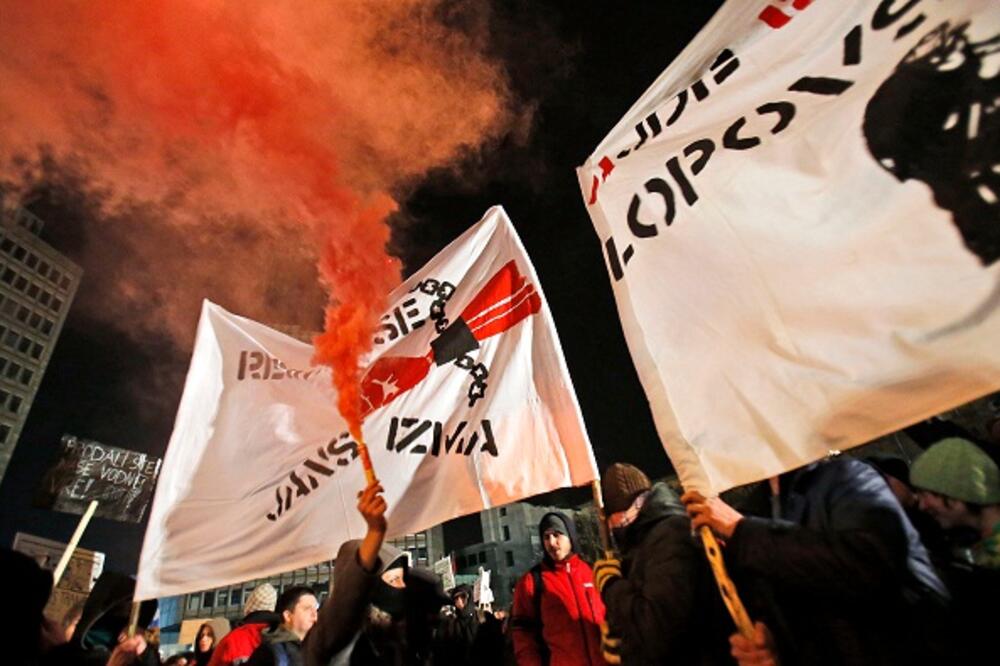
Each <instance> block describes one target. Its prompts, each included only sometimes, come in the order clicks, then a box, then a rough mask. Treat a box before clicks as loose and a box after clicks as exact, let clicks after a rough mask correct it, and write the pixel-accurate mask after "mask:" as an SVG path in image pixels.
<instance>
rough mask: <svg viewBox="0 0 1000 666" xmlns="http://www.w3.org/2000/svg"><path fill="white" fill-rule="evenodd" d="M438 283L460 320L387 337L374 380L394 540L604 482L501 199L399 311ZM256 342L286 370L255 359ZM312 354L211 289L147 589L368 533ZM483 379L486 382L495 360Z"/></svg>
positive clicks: (261, 566)
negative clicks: (255, 364)
mask: <svg viewBox="0 0 1000 666" xmlns="http://www.w3.org/2000/svg"><path fill="white" fill-rule="evenodd" d="M429 283H435V284H444V283H447V284H448V285H449V291H448V297H447V303H446V304H445V307H444V310H443V316H445V317H447V318H448V319H449V320H450V321H445V320H443V319H438V320H435V321H434V324H433V325H432V324H431V320H430V319H427V320H425V321H423V324H421V325H415V326H412V327H409V326H408V327H406V329H405V332H403V329H402V328H400V329H399V331H397V332H398V333H399V334H398V335H395V336H393V337H392V340H391V341H390V342H385V341H384V340H383V341H382V342H380V343H378V345H377V350H376V352H375V353H374V354H373V356H372V358H370V359H368V363H369V364H370V370H369V372H368V373H367V375H366V377H365V381H364V392H365V395H366V396H367V397H368V400H369V401H370V402H371V405H372V407H371V408H370V409H369V413H368V415H367V418H366V419H365V422H364V424H363V426H362V429H363V434H364V437H365V441H366V442H367V444H368V449H369V452H370V453H371V457H372V462H373V464H374V467H375V471H376V473H377V475H378V478H379V480H380V481H381V483H382V485H383V487H384V488H385V497H386V501H387V502H388V504H389V514H388V516H387V518H388V522H389V536H390V537H393V536H398V535H403V534H411V533H413V532H417V531H420V530H423V529H426V528H428V527H431V526H432V525H437V524H439V523H442V522H444V521H445V520H448V519H451V518H454V517H456V516H461V515H464V514H467V513H472V512H475V511H480V510H482V509H484V508H487V507H491V506H497V505H501V504H505V503H507V502H513V501H517V500H519V499H522V498H524V497H529V496H531V495H536V494H538V493H542V492H546V491H549V490H553V489H555V488H561V487H566V486H579V485H583V484H586V483H588V482H589V481H591V480H593V479H595V478H597V469H596V465H595V462H594V456H593V452H592V451H591V448H590V441H589V439H588V437H587V432H586V429H585V427H584V424H583V419H582V417H581V414H580V408H579V406H578V405H577V401H576V395H575V393H574V391H573V385H572V382H571V381H570V377H569V373H568V371H567V370H566V364H565V361H564V360H563V356H562V351H561V349H560V346H559V339H558V336H557V335H556V330H555V325H554V324H553V321H552V315H551V313H550V312H549V310H548V308H547V307H546V305H545V298H544V295H543V294H542V290H541V287H540V285H539V283H538V277H537V276H536V275H535V271H534V268H532V266H531V262H530V261H529V260H528V256H527V254H526V253H525V251H524V248H523V247H522V246H521V242H520V240H519V239H518V238H517V234H516V233H515V232H514V228H513V225H511V223H510V220H509V219H508V218H507V215H506V213H504V211H503V209H502V208H499V207H496V208H492V209H490V210H489V211H488V212H487V213H486V215H485V216H484V217H483V219H482V220H481V221H480V222H479V223H478V224H476V225H474V226H473V227H472V228H470V229H469V230H468V231H467V232H465V233H464V234H463V235H462V236H461V237H460V238H458V239H457V240H455V241H454V242H453V243H451V244H450V245H449V246H448V247H447V248H445V249H444V250H442V251H441V252H440V253H439V254H438V255H437V256H435V257H434V258H433V259H432V260H431V261H430V262H429V263H428V264H427V265H426V266H425V267H424V268H423V269H421V270H420V271H419V272H417V273H416V274H415V275H413V276H412V277H411V278H410V279H409V280H407V281H406V282H404V283H403V284H402V285H400V286H399V288H398V289H397V290H396V291H394V292H393V293H392V294H390V295H389V299H388V302H389V303H390V304H392V306H393V308H392V311H391V312H392V313H395V312H398V311H399V310H400V307H399V306H400V304H407V305H406V307H405V308H403V309H404V310H405V311H406V315H407V316H411V315H412V316H413V317H414V319H413V320H412V323H416V321H417V318H419V317H421V316H426V315H427V314H428V313H429V312H431V311H432V308H431V305H432V302H433V300H434V299H435V297H434V296H431V295H429V294H428V293H426V292H422V291H420V289H419V288H420V285H421V284H424V285H426V284H429ZM456 313H458V316H457V317H456V316H455V314H456ZM436 314H437V315H442V313H441V312H440V311H438V312H436ZM395 316H396V315H395V314H390V317H395ZM439 328H440V329H441V330H438V329H439ZM385 337H386V338H388V337H389V336H385ZM428 349H430V350H431V351H430V352H428ZM248 355H254V356H257V357H261V358H268V359H274V360H275V361H276V362H280V364H281V367H282V369H283V371H282V372H281V373H259V372H258V373H252V372H249V373H248V372H245V371H244V372H240V359H241V358H244V359H245V358H246V357H247V356H248ZM312 355H313V349H312V347H311V346H310V345H307V344H304V343H302V342H300V341H298V340H294V339H292V338H290V337H288V336H286V335H284V334H282V333H278V332H277V331H274V330H272V329H270V328H268V327H266V326H263V325H261V324H258V323H256V322H253V321H250V320H248V319H244V318H242V317H238V316H236V315H232V314H230V313H228V312H226V311H225V310H223V309H222V308H220V307H218V306H217V305H214V304H211V303H207V302H206V304H205V307H204V309H203V311H202V316H201V321H200V323H199V326H198V335H197V339H196V342H195V349H194V354H193V356H192V359H191V368H190V370H189V372H188V379H187V383H186V385H185V387H184V396H183V398H182V399H181V404H180V408H179V410H178V413H177V422H176V424H175V426H174V432H173V435H172V436H171V439H170V445H169V447H168V449H167V453H166V456H165V458H164V462H163V469H162V472H161V474H160V482H159V484H158V486H157V489H156V496H155V498H154V500H153V506H152V510H151V512H150V519H149V526H148V527H147V530H146V539H145V542H144V544H143V550H142V556H141V558H140V562H139V574H138V582H137V587H136V595H137V598H138V599H148V598H154V597H160V596H166V595H174V594H183V593H185V592H190V591H193V590H200V589H206V588H214V587H222V586H225V585H229V584H231V583H235V582H238V581H243V580H253V579H255V578H263V577H266V576H268V575H270V574H273V573H277V572H280V571H288V570H290V569H295V568H298V567H301V566H307V565H310V564H314V563H316V562H319V561H321V560H326V559H329V557H330V555H331V553H336V552H337V548H338V547H339V546H340V544H341V543H342V542H343V541H345V540H347V539H351V538H359V537H361V536H362V535H363V534H364V532H365V526H364V523H363V521H362V519H361V517H360V516H359V515H358V513H357V510H356V509H355V507H354V503H355V496H356V493H357V491H358V490H360V489H361V488H363V487H364V485H365V479H364V473H363V471H362V469H361V465H360V464H358V461H357V460H356V459H354V460H353V461H352V456H351V453H350V452H351V450H352V442H351V440H350V436H349V435H348V434H346V432H345V431H346V430H347V428H346V424H345V423H344V420H343V419H342V418H341V417H340V414H339V413H338V412H337V409H336V407H335V405H336V404H337V401H336V395H334V392H333V389H332V388H331V385H330V378H329V375H328V372H329V370H328V369H327V368H323V369H322V370H320V371H317V372H312V373H309V372H304V371H305V370H308V369H310V366H311V359H312ZM434 365H436V367H432V366H434ZM480 366H481V367H480ZM484 368H488V377H486V378H485V382H486V383H488V386H486V387H485V389H483V390H480V391H479V392H477V393H475V394H474V395H475V399H474V400H470V386H469V383H470V376H471V375H473V374H474V373H476V372H477V371H482V372H485V370H483V369H484ZM472 379H473V380H474V381H475V382H477V383H476V384H475V385H476V386H480V387H482V386H483V385H484V384H483V382H484V376H483V375H482V374H475V376H474V377H472ZM470 402H471V403H473V404H472V405H471V406H470ZM279 501H280V506H279V504H278V502H279Z"/></svg>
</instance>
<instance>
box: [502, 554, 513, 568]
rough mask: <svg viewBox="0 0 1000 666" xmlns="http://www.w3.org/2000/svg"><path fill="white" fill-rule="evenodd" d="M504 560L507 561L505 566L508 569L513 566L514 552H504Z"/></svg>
mask: <svg viewBox="0 0 1000 666" xmlns="http://www.w3.org/2000/svg"><path fill="white" fill-rule="evenodd" d="M504 558H505V559H506V561H507V566H509V567H512V566H514V551H512V550H507V551H504Z"/></svg>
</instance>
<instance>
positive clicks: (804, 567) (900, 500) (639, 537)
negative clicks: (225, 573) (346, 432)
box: [0, 424, 1000, 666]
mask: <svg viewBox="0 0 1000 666" xmlns="http://www.w3.org/2000/svg"><path fill="white" fill-rule="evenodd" d="M925 426H926V424H925ZM916 428H917V430H915V431H914V433H913V434H914V438H915V439H917V441H918V442H920V443H921V444H922V445H923V446H924V447H925V448H924V450H923V451H922V453H920V454H919V455H918V456H917V457H916V458H915V459H914V460H913V462H912V465H911V464H909V462H908V461H907V460H905V459H904V458H903V457H893V456H884V455H883V456H873V457H869V458H866V459H861V458H856V457H853V456H849V455H833V456H831V457H830V458H828V459H826V460H823V461H820V462H817V463H813V464H811V465H807V466H805V467H803V468H800V469H797V470H794V471H792V472H789V473H786V474H783V475H782V476H780V477H777V478H774V479H771V480H769V481H768V482H763V483H760V484H756V485H754V486H752V487H748V488H744V489H741V490H738V491H735V492H733V493H728V494H724V496H723V497H711V498H706V497H702V496H701V495H700V494H698V493H697V492H693V491H692V492H687V493H683V494H678V492H676V490H675V489H674V488H673V487H671V486H670V485H669V484H668V483H666V482H656V483H654V482H653V481H651V480H650V479H649V478H648V477H647V476H646V474H645V473H643V471H642V470H640V469H638V468H636V467H634V466H632V465H629V464H625V463H616V464H614V465H612V466H611V467H610V468H608V469H607V470H606V471H605V473H604V475H603V478H602V490H603V496H604V499H605V515H606V527H607V530H608V534H610V536H611V541H612V543H613V545H614V552H615V555H614V556H610V554H607V555H606V556H605V557H603V558H601V559H598V560H597V561H596V562H594V563H593V564H592V565H591V564H590V563H588V562H586V561H584V559H583V557H582V556H581V555H582V553H581V551H580V547H579V544H578V541H577V537H576V530H575V526H574V524H573V521H572V520H571V519H570V518H569V517H568V516H567V515H564V514H562V513H560V512H551V513H548V514H546V515H545V516H543V517H542V519H541V521H540V523H539V525H538V534H539V539H540V540H541V544H542V547H543V551H544V552H543V556H542V559H541V561H539V562H538V563H537V564H536V565H535V566H534V567H532V568H531V569H530V570H529V571H527V572H525V573H524V575H523V576H521V578H520V579H519V580H518V582H517V585H516V588H515V590H514V601H513V605H512V608H511V609H510V611H509V612H507V611H506V609H494V608H491V607H477V606H476V604H474V603H473V601H472V591H471V590H470V588H469V587H468V586H465V585H459V586H457V587H455V588H454V589H452V590H450V592H448V593H446V592H445V591H444V589H443V588H442V584H441V581H440V580H439V578H438V577H437V576H436V575H435V574H433V573H431V572H430V571H427V570H425V569H422V568H420V567H413V566H410V564H409V559H408V557H406V555H405V553H403V552H402V551H400V550H397V549H396V548H394V547H393V546H391V545H389V544H386V543H385V542H384V539H385V534H386V529H387V525H386V518H385V513H386V509H387V507H386V503H385V500H384V498H383V497H382V488H381V487H380V486H378V485H377V484H373V485H371V486H369V487H368V488H366V489H365V490H364V491H363V492H361V493H359V497H358V511H359V512H360V514H361V515H362V517H363V518H364V520H365V522H366V524H367V526H368V529H367V532H366V535H365V537H364V538H363V539H361V540H355V541H349V542H347V543H345V544H344V545H343V546H342V547H341V549H340V552H339V553H338V555H337V559H336V562H335V565H334V571H335V572H336V582H335V586H334V588H333V591H332V593H331V595H330V597H329V599H328V600H327V601H326V602H325V603H324V604H323V605H322V607H320V605H319V603H318V601H317V596H316V594H315V591H314V590H313V589H312V588H310V587H306V586H295V587H289V588H286V589H284V590H283V591H282V592H281V594H278V592H277V591H276V590H275V589H274V588H273V587H272V586H270V585H268V584H264V585H261V586H259V587H257V588H256V589H255V590H254V591H253V592H252V593H251V594H250V595H249V596H248V598H247V599H246V600H245V602H244V607H243V611H244V617H243V619H242V621H241V622H239V623H237V626H236V627H235V628H234V629H233V630H232V631H229V632H228V633H226V634H225V635H224V636H221V637H217V636H216V630H215V628H213V626H212V624H211V623H205V624H203V625H201V626H200V627H199V629H198V632H197V634H196V636H195V638H194V641H193V643H192V645H191V646H190V650H188V651H186V652H182V653H179V654H174V655H172V656H170V657H169V658H166V659H165V660H163V659H161V656H160V654H159V651H158V650H157V649H156V647H157V646H156V644H155V633H148V632H144V631H142V630H141V628H143V627H147V626H149V623H150V620H151V619H152V617H153V612H154V611H155V602H144V603H143V605H142V607H141V608H140V612H139V623H138V624H139V627H140V631H139V633H138V634H137V635H135V636H133V637H131V638H129V637H127V632H126V631H125V629H126V626H127V624H128V620H129V610H130V607H131V597H132V591H133V589H134V581H133V580H132V579H131V577H128V576H123V575H119V574H115V573H113V572H106V573H105V574H104V575H102V576H101V578H100V579H99V580H98V583H97V585H96V586H95V588H94V590H93V591H92V592H91V594H90V597H89V598H88V599H87V602H86V604H84V606H83V607H82V608H75V609H73V610H72V611H71V612H70V613H69V614H68V615H67V617H66V618H63V621H62V622H55V621H53V620H51V619H50V618H47V617H46V616H45V615H44V614H43V609H44V607H45V604H46V602H47V600H48V597H49V595H50V593H51V587H52V579H51V575H50V574H49V573H48V572H46V571H44V570H42V569H41V568H39V567H38V565H37V564H36V563H35V562H34V561H33V560H31V559H30V558H28V557H27V556H24V555H22V554H20V553H16V552H14V551H9V550H4V551H2V558H3V561H2V563H0V567H2V570H3V571H4V572H5V574H6V576H7V577H8V579H9V580H10V581H11V582H12V583H13V584H14V585H15V595H16V598H17V599H19V600H23V603H24V605H25V607H26V610H25V612H23V613H16V614H15V617H14V621H13V622H10V623H8V624H7V627H6V628H7V630H9V631H10V632H11V638H10V639H9V640H5V641H4V644H5V646H7V649H8V656H11V657H13V658H12V659H10V660H9V661H6V660H5V663H13V664H28V665H39V666H49V665H57V664H64V665H67V666H76V665H84V664H88V665H89V664H93V665H95V666H96V665H101V666H105V665H108V666H130V665H133V664H143V665H149V666H154V665H156V664H160V663H163V664H168V665H174V666H236V665H239V664H248V665H249V666H261V665H267V666H270V665H272V664H273V665H275V666H298V665H300V664H308V665H310V666H313V665H317V666H318V665H323V666H326V665H328V664H333V665H345V666H346V665H361V664H372V665H379V666H390V665H391V666H441V665H450V664H454V665H457V666H465V665H470V666H471V665H473V664H476V665H486V666H489V665H494V664H495V665H496V666H506V665H507V664H517V665H518V666H578V665H587V666H600V665H602V664H606V663H607V664H618V663H622V664H703V665H708V664H734V663H739V664H741V665H742V664H746V665H749V664H764V665H767V664H772V665H776V664H785V665H791V664H808V665H813V664H945V663H948V664H951V663H983V662H988V661H990V659H989V655H991V654H992V652H993V651H994V649H993V645H992V641H991V638H992V636H991V634H990V631H989V630H990V629H991V628H992V625H993V618H992V616H991V615H990V614H989V613H986V612H983V610H982V609H983V608H985V607H988V604H989V602H990V601H992V600H993V599H996V598H1000V596H998V594H1000V468H998V458H1000V443H997V444H991V443H989V442H984V441H978V440H976V439H975V438H973V437H971V436H969V435H968V434H967V433H964V432H959V433H955V432H950V431H948V432H942V431H940V429H937V430H935V429H933V428H932V429H931V431H927V430H926V428H924V426H918V427H916ZM921 428H924V430H921ZM994 430H1000V428H998V427H994ZM704 527H707V528H709V529H711V530H712V532H713V533H714V534H715V535H716V537H717V538H718V539H719V541H720V543H721V545H722V551H723V555H724V558H725V562H726V566H727V568H728V572H729V575H730V576H731V578H732V580H733V582H734V583H735V588H736V590H738V593H739V596H740V599H741V600H742V603H743V605H744V606H745V608H746V610H747V611H748V613H749V616H750V617H751V618H752V619H753V624H752V626H751V627H749V629H748V630H747V631H745V632H740V631H738V630H737V629H736V627H735V625H734V622H733V620H732V618H731V616H730V613H729V611H728V610H727V607H726V605H725V603H724V602H723V598H722V596H721V595H720V593H719V590H718V588H717V582H716V578H715V576H714V575H713V572H712V569H711V567H710V565H709V561H708V559H707V558H706V556H705V552H704V546H703V544H702V542H701V538H700V536H699V530H700V529H701V528H704Z"/></svg>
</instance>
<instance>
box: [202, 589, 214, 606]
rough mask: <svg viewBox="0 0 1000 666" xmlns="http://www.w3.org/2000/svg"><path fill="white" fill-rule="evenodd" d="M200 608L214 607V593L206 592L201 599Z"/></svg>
mask: <svg viewBox="0 0 1000 666" xmlns="http://www.w3.org/2000/svg"><path fill="white" fill-rule="evenodd" d="M201 605H202V608H211V607H212V606H214V605H215V592H206V593H205V594H203V595H202V598H201Z"/></svg>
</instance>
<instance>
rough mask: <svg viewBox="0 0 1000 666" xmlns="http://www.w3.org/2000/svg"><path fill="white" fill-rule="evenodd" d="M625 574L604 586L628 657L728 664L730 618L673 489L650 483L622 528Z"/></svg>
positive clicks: (614, 630)
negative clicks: (634, 513) (635, 513)
mask: <svg viewBox="0 0 1000 666" xmlns="http://www.w3.org/2000/svg"><path fill="white" fill-rule="evenodd" d="M619 547H620V548H621V552H622V578H618V579H615V580H612V581H610V582H608V583H607V584H606V585H605V587H604V591H603V598H604V604H605V606H606V607H607V620H608V625H609V627H610V629H611V632H612V634H613V635H615V636H617V637H618V638H620V639H621V641H622V645H621V654H622V660H623V662H624V663H625V664H629V665H632V664H668V663H669V664H682V665H683V664H704V665H705V666H708V665H712V666H714V665H716V664H732V663H734V662H733V659H732V658H731V657H730V656H729V642H728V638H729V634H730V633H731V632H732V622H731V621H730V620H729V618H728V617H727V615H726V609H725V607H724V606H723V603H722V599H721V597H720V596H719V592H718V590H717V589H716V586H715V584H714V582H713V578H712V571H711V569H710V568H709V565H708V560H707V559H706V558H705V553H704V550H703V549H702V547H701V546H700V545H699V544H698V543H697V542H696V541H695V540H694V538H693V537H692V536H691V521H690V519H689V518H688V516H687V513H686V512H685V510H684V507H683V506H681V503H680V501H679V500H678V498H677V495H676V494H675V493H674V492H673V491H672V490H671V489H670V488H669V487H668V486H667V485H666V484H663V483H657V484H655V485H653V487H652V489H651V490H650V492H649V495H648V496H647V497H646V500H645V503H644V504H643V506H642V509H641V510H640V511H639V515H638V516H637V517H636V519H635V521H634V522H633V523H632V524H631V525H629V526H628V527H627V528H625V530H624V534H623V537H622V538H621V539H620V542H619Z"/></svg>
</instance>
